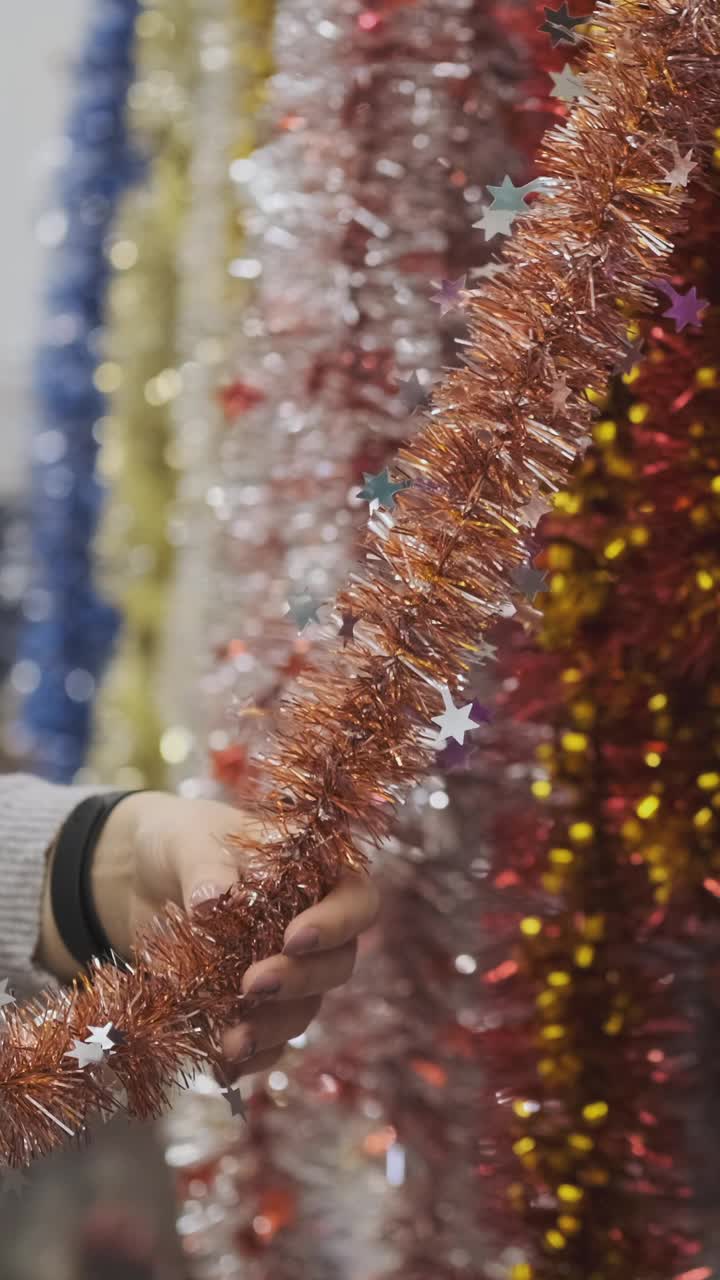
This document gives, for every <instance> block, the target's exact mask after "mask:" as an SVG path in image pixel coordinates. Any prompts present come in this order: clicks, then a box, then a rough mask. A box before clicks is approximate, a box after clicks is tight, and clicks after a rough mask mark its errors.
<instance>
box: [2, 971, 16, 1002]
mask: <svg viewBox="0 0 720 1280" xmlns="http://www.w3.org/2000/svg"><path fill="white" fill-rule="evenodd" d="M9 981H10V979H9V978H3V980H2V982H0V1009H5V1008H8V1007H9V1006H11V1005H14V1004H15V997H14V995H13V993H12V991H8V983H9Z"/></svg>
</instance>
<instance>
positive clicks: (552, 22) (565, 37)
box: [538, 0, 589, 45]
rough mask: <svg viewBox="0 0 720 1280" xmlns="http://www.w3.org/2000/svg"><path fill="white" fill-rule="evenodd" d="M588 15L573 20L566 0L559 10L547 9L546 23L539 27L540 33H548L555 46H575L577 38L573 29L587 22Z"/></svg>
mask: <svg viewBox="0 0 720 1280" xmlns="http://www.w3.org/2000/svg"><path fill="white" fill-rule="evenodd" d="M588 16H589V15H588V14H586V13H584V14H582V15H581V16H580V17H579V18H573V16H572V14H571V13H570V11H569V10H568V7H567V3H566V0H563V3H562V4H561V5H560V6H559V7H558V8H557V9H548V8H547V7H546V8H545V21H544V22H543V24H542V26H540V27H538V31H547V33H548V35H549V36H550V40H551V43H552V44H553V45H558V44H562V43H563V41H564V42H565V43H566V44H575V42H576V41H577V36H576V35H575V32H574V31H573V27H579V26H581V25H582V23H583V22H587V20H588Z"/></svg>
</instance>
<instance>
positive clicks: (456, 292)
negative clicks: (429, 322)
mask: <svg viewBox="0 0 720 1280" xmlns="http://www.w3.org/2000/svg"><path fill="white" fill-rule="evenodd" d="M466 281H467V275H462V276H458V278H457V280H441V281H440V284H439V285H438V287H437V290H438V291H437V293H433V294H432V296H431V298H430V301H431V302H437V304H438V306H439V307H440V315H441V316H446V315H447V313H448V311H456V310H457V308H458V307H462V305H463V301H464V299H463V296H462V295H463V293H464V292H465V283H466Z"/></svg>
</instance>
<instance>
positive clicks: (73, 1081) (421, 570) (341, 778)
mask: <svg viewBox="0 0 720 1280" xmlns="http://www.w3.org/2000/svg"><path fill="white" fill-rule="evenodd" d="M579 93H580V94H581V95H582V96H581V99H580V101H579V103H578V105H577V106H576V107H575V108H574V110H573V113H572V115H571V117H570V119H569V121H568V123H567V125H565V126H563V127H562V128H559V129H556V130H554V131H553V132H552V133H551V134H550V135H549V138H548V139H547V141H546V144H545V147H544V150H543V155H542V161H541V165H542V169H543V171H544V172H545V174H546V186H545V194H543V195H542V196H541V197H540V199H539V201H538V205H537V208H536V209H534V210H533V211H532V213H530V215H529V216H528V217H526V218H524V219H522V221H521V223H520V226H519V229H518V232H517V234H516V235H515V237H514V239H513V240H512V241H511V243H510V245H509V247H508V249H507V250H506V253H505V261H506V263H507V267H506V270H505V272H503V273H502V274H501V275H499V276H498V277H497V278H496V279H494V280H493V281H492V282H491V283H490V284H489V285H488V286H487V288H486V289H485V290H484V291H483V292H482V293H479V294H477V295H475V296H473V297H472V299H471V300H470V304H469V317H470V322H471V334H470V339H469V342H468V349H467V363H466V367H465V368H464V369H463V370H461V371H458V372H456V373H454V374H451V375H450V376H449V377H448V378H447V379H446V380H445V383H444V385H443V387H442V389H441V391H440V393H439V395H438V397H437V398H436V408H435V410H434V411H433V414H432V416H431V420H430V421H429V422H428V424H427V425H426V426H425V428H424V429H423V430H422V431H421V432H420V433H419V434H418V436H417V437H416V439H415V442H414V444H413V447H412V449H408V450H406V451H404V452H403V454H402V455H401V465H402V468H403V474H404V475H405V476H407V477H408V478H410V479H412V480H413V481H414V483H413V485H412V487H411V488H409V489H407V490H406V491H405V492H404V493H403V494H402V495H401V496H400V499H399V502H398V507H399V512H398V515H397V519H396V521H395V523H392V522H391V521H390V520H389V519H386V518H385V517H383V516H378V517H376V518H375V520H374V521H373V523H372V525H371V528H370V532H369V535H368V558H367V565H366V569H365V573H364V574H363V575H358V577H357V580H356V582H355V583H354V584H353V586H352V587H351V588H350V589H349V591H348V592H346V593H345V594H344V596H342V597H341V599H340V601H339V609H340V610H341V611H342V612H343V613H345V614H347V613H348V612H351V613H352V615H353V616H354V617H357V618H359V619H360V621H359V623H358V627H357V631H358V633H359V634H357V635H356V638H355V641H354V643H352V644H349V645H348V646H347V648H346V650H345V652H344V654H343V653H342V651H341V652H340V654H339V656H338V658H337V661H336V662H332V661H331V660H330V659H328V670H327V672H326V673H325V674H320V675H318V676H317V677H316V678H314V679H313V680H312V682H309V686H308V688H307V696H306V697H305V698H304V699H303V700H301V701H298V702H296V703H295V704H294V705H291V706H290V707H289V708H288V712H287V716H286V718H285V723H286V729H285V731H284V733H283V735H282V737H281V739H280V741H279V742H278V744H277V751H276V754H275V755H274V756H273V758H272V759H269V760H267V761H265V762H264V768H265V770H266V771H267V774H268V776H269V777H270V779H271V780H272V783H273V786H274V789H273V790H272V791H271V792H270V793H269V794H268V795H267V798H266V801H265V803H264V806H263V812H264V814H265V816H266V818H267V820H268V835H267V838H266V839H265V840H264V841H263V843H262V846H261V848H260V850H259V852H258V851H257V850H251V849H250V848H249V846H248V844H247V842H245V841H243V840H241V839H239V838H238V839H236V840H235V841H234V843H235V844H236V846H237V849H238V854H239V855H240V854H244V855H245V856H246V858H247V862H244V863H243V878H242V881H241V882H239V884H238V887H237V890H236V891H235V892H233V893H231V894H229V895H227V899H226V900H224V901H222V902H221V903H220V904H219V905H212V906H209V907H207V908H206V909H205V910H203V911H201V912H198V913H197V915H196V916H195V917H194V918H193V919H192V920H191V919H189V918H187V917H185V916H183V915H182V914H181V913H180V912H178V911H174V912H168V914H167V915H166V917H165V918H164V919H163V920H162V921H160V922H157V923H156V924H155V925H154V926H153V927H152V928H151V929H150V930H148V932H147V933H146V934H145V935H144V936H143V937H142V938H141V940H140V941H139V944H138V947H137V949H136V953H135V956H134V960H133V967H132V969H127V970H122V969H114V968H111V967H101V966H98V967H97V970H96V972H95V973H94V974H93V980H92V982H89V981H88V982H87V983H85V982H83V983H82V984H80V985H77V986H76V987H75V989H74V991H73V993H72V995H71V996H70V997H69V998H67V999H63V997H50V998H49V999H48V1000H47V1002H46V1003H45V1004H37V1003H36V1004H32V1005H30V1006H29V1007H26V1008H25V1009H23V1010H17V1011H11V1012H10V1015H9V1017H8V1026H7V1031H6V1034H5V1037H4V1039H3V1042H2V1045H1V1046H0V1093H1V1094H2V1102H3V1113H4V1118H5V1119H4V1125H3V1129H2V1135H1V1136H0V1144H1V1148H2V1152H3V1155H4V1156H5V1158H6V1159H9V1160H11V1161H13V1162H22V1161H27V1160H29V1159H30V1158H32V1156H33V1155H35V1154H37V1153H39V1152H42V1151H45V1150H48V1149H49V1148H51V1147H53V1146H56V1145H57V1144H58V1142H59V1141H62V1140H63V1138H62V1135H63V1130H64V1131H65V1132H67V1130H68V1129H69V1130H71V1131H72V1132H73V1133H77V1132H78V1131H79V1130H80V1129H82V1128H83V1126H84V1124H85V1121H86V1117H87V1116H88V1115H90V1114H92V1113H93V1112H97V1111H100V1112H109V1111H111V1110H113V1109H114V1107H115V1106H116V1105H117V1100H116V1098H115V1096H114V1094H113V1091H112V1087H111V1084H110V1083H109V1082H108V1077H107V1074H106V1073H107V1070H108V1069H109V1068H111V1069H112V1075H113V1078H114V1080H115V1081H116V1082H117V1083H118V1084H120V1085H122V1086H123V1087H124V1088H125V1090H126V1092H127V1100H128V1109H129V1110H130V1112H131V1113H133V1114H136V1115H141V1116H142V1115H149V1114H152V1113H153V1112H155V1111H156V1110H157V1109H158V1108H159V1107H161V1106H162V1104H163V1102H164V1099H165V1097H166V1091H167V1088H168V1085H169V1083H170V1082H171V1081H172V1080H174V1079H177V1077H178V1075H180V1074H181V1072H182V1066H183V1063H184V1062H185V1061H186V1060H188V1059H190V1060H191V1061H198V1060H202V1059H207V1058H208V1057H212V1055H213V1052H214V1044H215V1040H214V1034H213V1029H214V1027H215V1026H216V1025H217V1023H218V1021H222V1020H223V1019H225V1018H228V1017H230V1016H231V1015H232V1014H233V1013H237V1006H238V1000H237V995H236V993H237V991H238V990H239V989H240V984H241V980H242V975H243V973H244V972H245V970H246V968H247V966H248V964H249V963H250V962H251V961H252V959H253V958H254V957H255V956H258V955H263V954H268V952H269V951H270V950H271V949H275V948H277V946H278V943H279V941H280V939H281V936H282V930H283V928H284V927H285V925H286V924H287V922H288V921H289V920H290V919H291V918H292V917H293V916H294V915H295V914H297V912H298V911H299V910H300V909H302V908H303V907H304V906H305V905H306V904H307V903H308V902H309V901H311V900H313V899H314V898H316V897H317V896H318V895H319V894H321V893H322V892H324V891H325V890H326V889H327V887H328V885H329V884H330V883H332V881H333V880H334V878H335V877H336V875H337V873H338V870H339V869H340V868H341V867H342V866H343V865H352V866H357V865H358V864H361V863H362V862H363V861H364V858H363V855H362V854H361V853H360V852H359V851H358V845H357V840H358V837H359V836H363V837H365V838H366V839H367V838H369V839H371V840H373V839H375V840H377V839H380V838H382V836H383V834H384V832H385V831H386V830H387V828H388V825H389V822H390V820H391V816H392V812H393V807H394V804H395V802H396V800H397V798H398V797H399V795H400V794H401V793H402V791H403V790H404V789H405V788H406V787H407V786H408V785H410V784H411V783H412V781H413V780H414V779H415V778H416V777H417V776H418V774H419V773H420V772H421V771H422V770H423V769H424V768H426V767H427V764H428V761H429V759H430V758H431V753H432V741H433V735H432V734H430V733H428V725H429V724H430V722H431V717H432V716H433V715H435V714H436V713H437V712H438V710H439V709H440V708H441V693H440V691H441V690H442V689H443V688H447V687H450V688H451V689H457V688H458V686H459V685H460V684H461V683H462V680H463V678H464V672H465V670H466V669H467V666H468V664H469V663H471V662H472V661H473V657H474V655H476V654H477V652H478V647H479V643H480V639H481V636H482V632H483V630H484V628H485V627H486V626H487V625H488V623H489V622H491V621H492V620H493V618H495V617H496V616H497V615H498V613H500V612H501V611H503V610H504V609H506V608H507V604H508V603H509V600H510V597H511V595H512V591H511V587H510V577H511V574H512V571H513V570H514V569H515V568H516V567H517V566H519V565H521V564H522V563H523V561H524V560H525V559H526V556H527V551H526V545H527V544H526V536H525V534H524V532H523V527H522V524H521V519H522V514H521V508H522V507H523V506H525V505H526V504H527V502H528V500H529V499H531V498H532V496H533V495H534V494H535V493H536V492H537V488H538V486H542V487H547V488H550V489H555V488H557V487H558V486H559V485H560V484H561V483H562V482H563V480H564V479H565V477H566V476H567V472H568V466H569V463H570V462H571V460H572V459H573V457H574V456H575V454H576V452H577V449H578V448H579V447H581V445H582V442H583V441H584V440H585V439H586V438H587V434H588V429H589V424H590V418H591V414H592V409H591V405H590V403H589V401H588V399H587V397H586V396H585V394H584V389H585V388H586V387H588V386H590V387H592V388H595V389H596V390H601V389H602V388H604V386H605V385H606V383H607V380H608V376H609V374H610V372H611V370H612V368H613V367H614V366H615V365H616V363H617V362H618V360H619V359H621V357H622V355H623V352H624V348H625V341H624V339H625V321H624V319H623V316H622V314H621V312H620V311H619V310H618V307H617V304H616V299H617V298H618V296H620V297H622V299H623V301H624V302H625V304H626V305H628V306H630V307H633V308H637V309H638V310H640V311H643V310H647V308H648V307H649V306H650V305H652V303H653V301H654V294H653V293H651V291H650V289H649V287H648V286H649V282H650V281H651V280H653V279H655V278H656V277H657V276H658V275H662V273H663V271H664V270H665V269H666V267H667V263H668V260H669V255H670V250H671V247H672V243H673V239H674V237H675V235H676V234H677V232H678V230H679V229H680V227H681V226H682V225H683V222H684V208H683V206H684V203H685V195H684V193H683V192H681V191H674V190H672V189H670V188H669V187H668V184H667V183H666V182H663V180H662V179H663V175H664V173H665V168H666V160H667V148H668V145H669V144H671V143H672V142H673V141H674V142H676V143H678V145H680V146H681V147H682V146H685V147H686V148H687V146H688V145H690V146H692V145H697V140H698V139H703V138H705V137H709V135H710V127H711V122H712V121H714V119H716V118H717V114H718V110H719V109H720V15H718V13H717V10H716V6H715V3H714V0H692V2H690V3H673V2H672V0H625V2H624V3H622V4H617V5H610V4H603V5H600V7H599V9H598V11H597V13H596V25H595V27H594V31H593V39H592V47H591V49H590V51H589V53H588V56H587V64H586V67H585V70H584V78H583V80H582V81H581V85H580V89H579ZM561 379H564V382H563V385H567V387H569V389H570V392H571V394H570V396H569V398H568V400H567V402H566V404H565V406H564V408H562V409H557V408H556V407H555V406H556V403H557V397H556V396H554V391H557V388H558V383H559V381H560V380H561ZM253 854H254V855H255V856H254V857H253ZM108 1022H110V1023H111V1024H113V1026H114V1027H116V1028H117V1029H118V1030H119V1031H120V1032H121V1037H120V1043H118V1044H117V1045H116V1046H115V1047H114V1048H113V1050H112V1051H111V1052H110V1053H109V1055H108V1057H107V1059H106V1062H105V1063H104V1064H103V1065H102V1067H100V1066H96V1067H92V1066H90V1067H84V1068H81V1067H79V1066H78V1065H77V1063H76V1061H75V1060H74V1059H73V1058H68V1057H67V1053H68V1050H69V1049H70V1048H71V1046H72V1040H73V1037H77V1038H80V1039H83V1038H84V1037H85V1036H87V1034H88V1028H89V1027H90V1026H98V1027H102V1026H104V1025H105V1024H107V1023H108Z"/></svg>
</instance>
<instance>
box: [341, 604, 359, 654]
mask: <svg viewBox="0 0 720 1280" xmlns="http://www.w3.org/2000/svg"><path fill="white" fill-rule="evenodd" d="M359 621H360V614H359V613H353V611H352V609H346V610H345V612H344V613H343V615H342V626H341V627H340V630H339V631H338V636H339V637H340V639H341V640H342V642H343V649H344V648H345V645H346V644H347V643H348V641H349V640H354V639H355V627H356V626H357V624H358V622H359Z"/></svg>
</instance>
